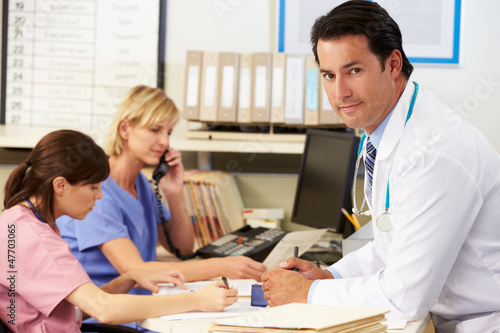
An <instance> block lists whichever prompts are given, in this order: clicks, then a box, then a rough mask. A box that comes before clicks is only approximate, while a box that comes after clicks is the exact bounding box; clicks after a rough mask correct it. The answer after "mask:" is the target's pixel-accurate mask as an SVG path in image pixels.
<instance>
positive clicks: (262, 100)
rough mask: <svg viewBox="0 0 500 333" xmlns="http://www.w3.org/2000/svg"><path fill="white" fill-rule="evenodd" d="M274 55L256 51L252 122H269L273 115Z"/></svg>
mask: <svg viewBox="0 0 500 333" xmlns="http://www.w3.org/2000/svg"><path fill="white" fill-rule="evenodd" d="M272 57H273V55H272V54H271V53H268V52H264V53H254V58H253V68H254V73H253V78H254V80H253V84H254V92H253V103H252V123H268V122H269V120H270V117H271V78H272V74H271V73H272V59H273V58H272Z"/></svg>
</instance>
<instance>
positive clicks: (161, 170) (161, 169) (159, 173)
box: [153, 149, 196, 260]
mask: <svg viewBox="0 0 500 333" xmlns="http://www.w3.org/2000/svg"><path fill="white" fill-rule="evenodd" d="M167 152H168V149H167V150H165V152H164V153H163V154H162V155H161V157H160V161H159V164H158V166H157V167H156V168H155V169H154V171H153V180H154V190H155V196H156V208H157V209H158V214H159V215H160V219H161V222H162V226H163V232H164V233H165V238H166V239H167V244H168V247H169V248H170V251H171V252H172V253H173V254H175V256H176V257H177V258H179V259H181V260H186V259H192V258H194V257H195V256H196V253H192V254H188V255H184V254H182V253H181V251H180V250H179V249H178V248H177V247H176V246H175V245H174V243H173V242H172V238H171V237H170V232H169V231H168V228H167V220H166V219H165V215H164V214H163V206H162V204H161V194H160V190H159V188H158V183H159V182H160V179H161V178H162V177H163V176H165V174H166V173H167V171H168V164H167V161H165V155H166V154H167Z"/></svg>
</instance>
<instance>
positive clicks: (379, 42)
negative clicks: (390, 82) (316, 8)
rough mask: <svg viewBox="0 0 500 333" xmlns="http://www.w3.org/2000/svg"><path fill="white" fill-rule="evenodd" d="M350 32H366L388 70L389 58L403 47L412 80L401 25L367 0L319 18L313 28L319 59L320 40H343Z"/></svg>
mask: <svg viewBox="0 0 500 333" xmlns="http://www.w3.org/2000/svg"><path fill="white" fill-rule="evenodd" d="M346 35H363V36H365V37H366V40H367V42H368V47H369V48H370V50H371V51H372V52H373V54H375V55H376V56H377V57H378V58H379V61H380V63H381V65H382V71H384V70H385V64H384V63H385V60H387V58H388V57H389V56H390V54H391V53H392V51H393V50H399V51H400V52H401V55H402V57H403V68H402V72H403V75H404V76H405V77H406V79H407V80H408V79H409V78H410V75H411V73H412V71H413V65H412V64H411V63H410V61H409V60H408V58H407V57H406V54H405V53H404V51H403V37H402V35H401V30H400V29H399V26H398V24H397V23H396V22H395V21H394V20H393V19H392V18H391V17H390V16H389V14H388V13H387V11H386V10H385V9H384V8H382V7H381V6H380V5H379V4H378V3H376V2H372V1H367V0H352V1H347V2H344V3H343V4H341V5H339V6H337V7H335V8H334V9H332V10H331V11H330V12H329V13H328V14H326V15H324V16H321V17H319V18H318V19H317V20H316V22H315V23H314V26H313V27H312V30H311V44H312V50H313V53H314V57H315V58H316V62H317V63H318V64H319V59H318V50H317V49H318V41H319V40H320V39H322V40H325V41H329V40H335V39H339V38H340V37H343V36H346Z"/></svg>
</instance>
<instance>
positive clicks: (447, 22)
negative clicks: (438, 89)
mask: <svg viewBox="0 0 500 333" xmlns="http://www.w3.org/2000/svg"><path fill="white" fill-rule="evenodd" d="M343 2H345V0H315V1H308V0H279V1H278V2H277V6H278V8H277V13H278V14H277V15H278V19H277V21H278V29H277V31H278V38H277V41H278V43H277V44H278V45H277V50H278V52H286V53H304V54H311V53H312V49H311V44H310V32H311V28H312V26H313V25H314V22H315V20H316V19H317V18H318V17H320V16H322V15H325V14H327V13H328V12H329V11H330V10H332V9H333V8H334V7H336V6H338V5H340V4H341V3H343ZM377 2H378V3H379V4H380V5H381V6H382V7H383V8H385V9H386V10H387V12H388V13H389V15H391V17H392V18H393V19H394V21H396V23H397V24H398V25H399V27H400V29H401V32H402V34H403V49H404V50H405V53H406V56H407V57H408V59H409V60H410V62H411V63H413V64H419V63H420V64H438V65H457V64H459V60H460V59H459V51H460V16H461V0H419V1H398V0H378V1H377Z"/></svg>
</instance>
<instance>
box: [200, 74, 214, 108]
mask: <svg viewBox="0 0 500 333" xmlns="http://www.w3.org/2000/svg"><path fill="white" fill-rule="evenodd" d="M204 84H205V90H204V93H203V105H204V106H206V107H207V108H213V107H215V91H216V87H217V68H216V67H215V66H207V67H206V68H205V82H204Z"/></svg>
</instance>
